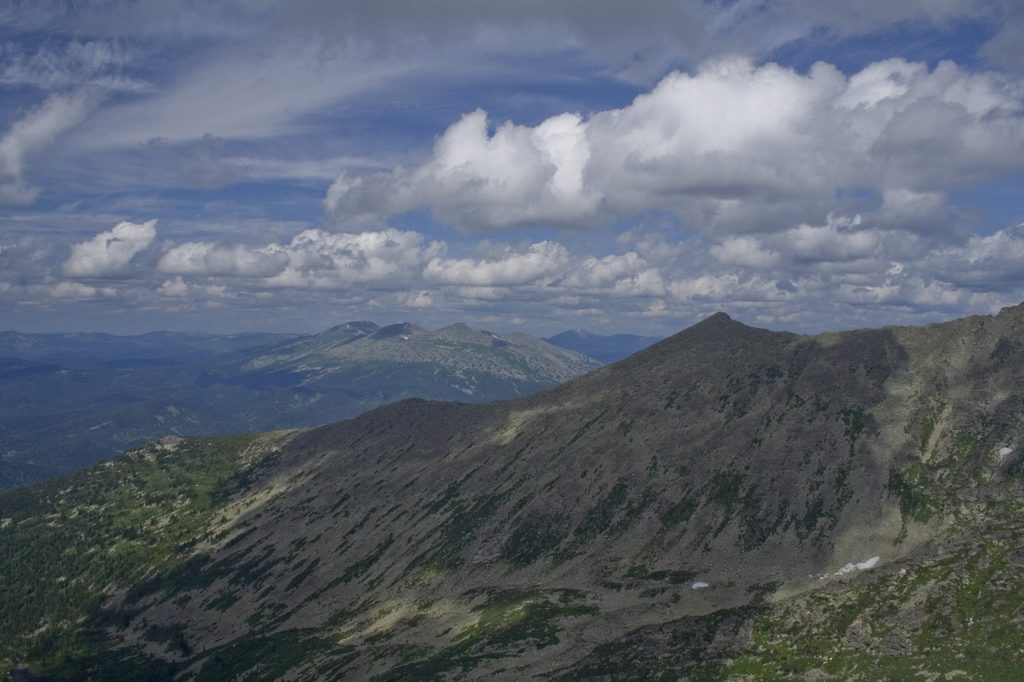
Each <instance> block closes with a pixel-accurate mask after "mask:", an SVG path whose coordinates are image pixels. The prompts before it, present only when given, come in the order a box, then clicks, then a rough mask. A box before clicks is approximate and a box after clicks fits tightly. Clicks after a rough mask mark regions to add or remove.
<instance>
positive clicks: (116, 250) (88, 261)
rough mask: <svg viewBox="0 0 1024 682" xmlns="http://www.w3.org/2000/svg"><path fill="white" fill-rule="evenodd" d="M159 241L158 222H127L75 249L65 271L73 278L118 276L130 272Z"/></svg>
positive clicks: (74, 247) (80, 244)
mask: <svg viewBox="0 0 1024 682" xmlns="http://www.w3.org/2000/svg"><path fill="white" fill-rule="evenodd" d="M155 238H156V220H147V221H146V222H144V223H132V222H128V221H124V222H121V223H118V224H117V225H115V226H114V227H113V228H111V229H109V230H106V231H104V232H100V233H99V234H98V235H96V236H95V237H93V238H92V239H90V240H88V241H84V242H79V243H78V244H75V245H74V246H72V247H71V256H70V257H69V258H68V259H67V260H66V261H64V265H63V267H62V270H63V272H64V274H65V275H68V276H69V277H116V276H119V275H124V274H126V273H127V272H128V270H129V267H130V265H131V262H132V259H134V258H135V257H136V256H137V255H139V254H140V253H142V252H143V251H144V250H146V249H147V248H149V245H150V244H152V243H153V240H154V239H155Z"/></svg>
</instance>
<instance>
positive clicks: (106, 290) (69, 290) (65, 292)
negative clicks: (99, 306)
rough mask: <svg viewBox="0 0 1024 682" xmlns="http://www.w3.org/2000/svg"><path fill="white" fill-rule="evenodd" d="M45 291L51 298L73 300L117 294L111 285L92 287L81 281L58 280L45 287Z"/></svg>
mask: <svg viewBox="0 0 1024 682" xmlns="http://www.w3.org/2000/svg"><path fill="white" fill-rule="evenodd" d="M46 291H47V293H48V294H49V295H50V296H51V297H52V298H62V299H75V300H80V299H89V298H97V297H100V296H105V297H108V298H110V297H113V296H116V295H117V292H116V290H115V289H114V288H112V287H92V286H89V285H87V284H82V283H81V282H58V283H56V284H54V285H51V286H49V287H46Z"/></svg>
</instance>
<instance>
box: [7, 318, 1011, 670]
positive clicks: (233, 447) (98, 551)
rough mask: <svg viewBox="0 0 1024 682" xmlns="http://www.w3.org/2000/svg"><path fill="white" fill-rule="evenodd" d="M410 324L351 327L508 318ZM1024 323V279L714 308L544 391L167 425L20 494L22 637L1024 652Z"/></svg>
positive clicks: (918, 654) (671, 664) (446, 648)
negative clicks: (303, 423) (990, 296)
mask: <svg viewBox="0 0 1024 682" xmlns="http://www.w3.org/2000/svg"><path fill="white" fill-rule="evenodd" d="M385 329H387V328H385ZM380 331H381V330H372V331H370V332H368V333H367V334H366V335H364V336H361V337H359V339H358V340H355V341H352V342H350V343H349V344H348V345H347V346H346V347H355V346H356V345H357V344H363V343H365V344H366V345H367V348H366V349H365V350H360V351H359V352H360V353H363V352H365V353H371V352H373V350H372V349H371V348H370V346H369V344H370V343H394V344H398V343H409V344H412V343H414V342H415V340H416V339H417V338H418V337H421V336H423V335H425V334H435V335H443V337H444V338H445V339H449V341H447V342H450V343H451V344H453V347H454V348H458V344H462V343H482V342H484V341H485V339H484V338H483V337H484V336H485V335H486V334H487V333H486V332H475V331H473V330H470V329H468V328H464V327H461V326H456V327H451V328H448V329H446V330H440V331H438V332H423V331H422V330H415V329H401V330H397V331H395V333H391V332H388V333H387V334H385V338H381V339H373V338H371V337H373V336H377V335H378V334H379V333H380ZM404 337H408V338H404ZM495 338H497V337H495ZM506 340H507V339H506ZM435 341H436V339H435ZM436 345H437V344H436V342H435V343H434V346H435V347H436ZM1022 348H1024V308H1021V307H1017V308H1010V309H1006V310H1004V311H1003V312H1001V313H1000V314H999V315H996V316H991V317H973V318H966V319H963V320H957V321H954V322H950V323H946V324H941V325H931V326H928V327H921V328H895V327H894V328H887V329H880V330H866V331H855V332H846V333H836V334H823V335H819V336H800V335H795V334H788V333H780V332H771V331H766V330H762V329H755V328H751V327H748V326H745V325H743V324H741V323H739V322H736V321H734V320H732V319H730V318H729V317H728V316H726V315H724V314H716V315H713V316H711V317H709V318H707V319H706V320H704V321H703V322H701V323H699V324H697V325H695V326H693V327H691V328H689V329H687V330H685V331H683V332H681V333H679V334H676V335H675V336H672V337H670V338H668V339H665V340H664V341H661V342H659V343H657V344H655V345H653V346H651V347H650V348H648V349H646V350H643V351H641V352H639V353H637V354H635V355H633V356H631V357H629V358H628V359H626V360H624V361H621V362H619V363H616V364H614V365H610V366H607V367H604V368H602V369H599V370H597V371H594V372H591V373H590V374H587V375H585V376H582V377H580V378H577V379H574V380H572V381H569V382H568V383H565V384H563V385H561V386H559V387H557V388H554V389H552V390H548V391H545V392H541V393H537V394H534V395H531V396H528V397H524V398H521V399H517V400H512V401H507V402H498V403H492V404H488V405H473V404H457V403H436V402H428V401H423V400H406V401H403V402H400V403H396V404H393V405H390V406H387V407H383V408H379V409H377V410H374V411H372V412H369V413H366V414H364V415H362V416H360V417H357V418H355V419H353V420H350V421H346V422H341V423H338V424H333V425H330V426H325V427H321V428H317V429H310V430H301V431H291V432H278V433H274V434H265V435H260V436H246V437H237V438H234V439H231V440H227V439H184V440H183V441H181V442H177V443H173V444H170V443H163V444H159V443H158V444H154V445H152V446H147V447H145V448H142V449H140V450H138V451H134V452H130V453H127V454H126V455H125V456H123V457H122V458H120V459H118V460H116V461H115V462H114V463H112V464H111V465H110V466H108V467H105V468H103V467H101V468H97V469H93V470H90V471H88V472H84V473H82V474H80V475H76V476H75V477H73V478H71V479H67V480H63V481H55V482H52V483H50V484H47V485H44V486H40V487H35V488H30V489H27V490H24V491H19V492H18V493H16V494H8V495H6V496H3V497H0V517H3V518H5V519H10V522H9V523H8V524H7V525H6V526H5V527H3V528H2V529H0V543H2V545H0V546H2V549H3V550H4V551H3V553H2V554H0V557H3V558H0V576H2V577H0V581H2V582H0V589H2V591H3V592H2V594H3V595H5V596H8V597H9V598H10V599H11V600H13V601H12V602H11V603H12V604H13V606H12V608H11V609H9V613H10V614H20V615H10V616H8V615H4V616H3V618H4V621H3V627H4V632H7V633H9V634H8V635H7V636H6V637H5V638H4V644H3V646H4V648H3V649H0V656H6V657H8V658H9V659H10V661H11V663H12V665H13V664H14V663H15V662H23V661H24V662H28V663H29V664H31V666H34V667H33V668H32V669H33V670H34V671H39V672H47V671H53V670H56V669H57V667H58V666H60V665H64V666H65V667H66V669H68V670H72V671H77V673H79V674H81V673H82V671H90V672H89V674H92V675H94V676H100V677H102V674H103V672H104V671H106V670H111V669H116V667H117V666H125V665H133V666H137V667H138V669H140V670H141V669H143V668H142V666H144V667H145V670H147V671H149V674H150V675H151V676H152V677H155V678H159V677H160V676H178V677H179V678H181V677H185V678H188V677H197V678H199V679H232V678H240V677H243V676H245V675H253V676H255V677H260V678H262V677H268V678H273V677H279V676H285V675H287V676H291V677H295V678H314V677H321V678H338V677H345V678H351V679H370V678H376V679H431V678H444V677H449V678H458V677H472V678H477V677H485V676H487V677H491V676H497V677H499V678H505V679H529V678H535V677H541V676H548V677H554V678H565V679H661V678H664V679H679V678H686V677H693V678H698V679H705V678H712V679H730V678H736V679H762V678H764V677H785V676H790V677H798V678H815V677H817V678H820V679H832V678H837V679H858V678H861V679H877V678H879V677H883V678H884V677H887V676H888V677H895V678H899V677H901V676H903V677H906V676H909V677H913V676H915V675H917V674H918V673H921V674H928V675H930V674H935V673H945V672H950V671H952V670H954V669H956V670H962V671H964V673H965V674H967V675H968V676H974V677H975V678H976V679H986V675H989V674H990V673H992V672H993V671H999V672H1000V674H1002V673H1003V672H1005V671H1007V670H1010V671H1012V670H1016V669H1017V668H1014V667H1013V666H1015V665H1016V666H1020V663H1019V662H1017V661H1018V658H1019V657H1018V656H1017V652H1018V651H1019V648H1020V646H1021V644H1022V643H1024V642H1022V639H1024V637H1022V636H1021V635H1019V634H1017V633H1019V632H1020V631H1021V630H1020V628H1019V627H1017V623H1018V621H1019V618H1020V601H1019V599H1020V597H1019V594H1021V593H1022V592H1020V590H1021V589H1022V588H1024V555H1022V551H1024V550H1022V549H1021V547H1022V543H1021V542H1020V540H1021V538H1024V508H1022V500H1024V467H1022V466H1021V465H1020V463H1019V459H1018V457H1019V455H1018V454H1017V453H1019V452H1020V450H1021V447H1022V446H1024V443H1021V440H1022V437H1024V428H1022V426H1024V354H1022ZM310 354H312V351H311V352H310ZM281 357H284V354H282V356H281ZM275 361H277V360H275ZM299 361H301V360H298V359H294V358H293V359H292V360H281V362H299ZM1007 449H1010V452H1009V453H1006V452H1005V451H1006V450H1007ZM55 548H63V549H59V550H58V549H55ZM29 566H35V567H41V568H35V569H32V568H29ZM61 578H63V580H64V582H63V583H61V584H63V585H65V586H66V587H65V589H64V591H63V592H62V594H64V595H65V596H64V597H63V598H62V600H61V602H60V603H59V604H58V603H55V602H54V603H51V601H50V599H49V598H46V599H40V598H39V595H41V594H42V595H47V594H50V592H49V591H48V590H51V589H52V588H49V587H47V586H48V585H52V584H54V583H53V581H57V580H59V579H61ZM18 595H22V596H18ZM24 595H35V596H33V597H26V596H24ZM47 637H49V638H50V639H49V640H47V639H46V638H47ZM47 641H48V642H60V643H61V644H60V646H59V647H58V646H54V645H51V646H50V647H49V648H48V649H47V648H45V647H43V645H41V644H40V642H47ZM55 652H59V653H60V654H61V655H63V656H64V657H63V658H60V659H58V658H56V656H57V655H58V653H55ZM112 666H113V667H112Z"/></svg>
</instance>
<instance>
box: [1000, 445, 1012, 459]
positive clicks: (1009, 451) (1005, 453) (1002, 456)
mask: <svg viewBox="0 0 1024 682" xmlns="http://www.w3.org/2000/svg"><path fill="white" fill-rule="evenodd" d="M1012 454H1013V448H999V459H1000V460H1004V459H1006V458H1007V457H1009V456H1010V455H1012Z"/></svg>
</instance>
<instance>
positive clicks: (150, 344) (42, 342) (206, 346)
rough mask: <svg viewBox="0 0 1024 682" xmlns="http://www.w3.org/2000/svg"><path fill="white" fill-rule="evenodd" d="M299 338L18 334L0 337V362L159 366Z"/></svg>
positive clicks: (273, 336) (227, 335)
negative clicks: (145, 364) (12, 360)
mask: <svg viewBox="0 0 1024 682" xmlns="http://www.w3.org/2000/svg"><path fill="white" fill-rule="evenodd" d="M300 336H302V335H301V334H265V333H258V332H254V333H246V334H190V333H180V332H164V331H161V332H150V333H148V334H137V335H134V336H117V335H114V334H102V333H93V332H74V333H65V334H22V333H20V332H14V331H6V332H0V358H17V359H19V360H36V361H43V362H56V363H63V364H75V365H85V366H89V365H96V364H103V363H113V364H115V365H116V364H118V363H133V362H134V363H141V362H145V361H159V362H163V363H164V364H174V363H182V362H186V361H190V360H197V359H202V358H204V357H207V356H209V355H211V354H222V353H231V352H238V351H244V350H247V349H252V348H259V347H265V346H268V345H271V344H274V343H278V342H281V341H287V340H291V339H295V338H298V337H300Z"/></svg>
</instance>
